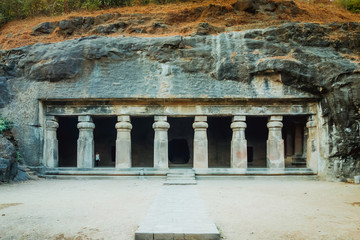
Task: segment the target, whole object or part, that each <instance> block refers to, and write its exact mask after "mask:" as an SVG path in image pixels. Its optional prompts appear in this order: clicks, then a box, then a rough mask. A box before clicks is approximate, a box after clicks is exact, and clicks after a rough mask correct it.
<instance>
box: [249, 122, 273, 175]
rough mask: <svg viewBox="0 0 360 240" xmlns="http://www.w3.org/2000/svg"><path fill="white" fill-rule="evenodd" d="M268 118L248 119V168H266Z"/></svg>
mask: <svg viewBox="0 0 360 240" xmlns="http://www.w3.org/2000/svg"><path fill="white" fill-rule="evenodd" d="M267 123H268V118H267V117H251V116H249V117H247V118H246V124H247V127H246V130H245V135H246V140H247V145H248V148H247V150H248V167H253V168H266V141H267V138H268V128H267V126H266V125H267Z"/></svg>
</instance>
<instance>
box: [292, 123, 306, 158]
mask: <svg viewBox="0 0 360 240" xmlns="http://www.w3.org/2000/svg"><path fill="white" fill-rule="evenodd" d="M303 130H304V128H303V125H302V124H301V123H298V122H297V123H295V144H294V145H295V146H294V147H295V156H302V155H303V133H302V131H303Z"/></svg>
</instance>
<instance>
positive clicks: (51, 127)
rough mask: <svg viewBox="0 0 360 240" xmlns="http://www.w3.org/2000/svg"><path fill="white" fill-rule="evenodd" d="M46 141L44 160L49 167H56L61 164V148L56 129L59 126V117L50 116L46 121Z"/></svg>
mask: <svg viewBox="0 0 360 240" xmlns="http://www.w3.org/2000/svg"><path fill="white" fill-rule="evenodd" d="M45 126H46V129H45V142H44V155H43V157H44V161H45V165H46V167H48V168H56V167H58V166H59V149H58V140H57V137H56V131H57V129H58V127H59V124H58V122H57V119H56V118H55V117H54V116H49V117H47V119H46V123H45Z"/></svg>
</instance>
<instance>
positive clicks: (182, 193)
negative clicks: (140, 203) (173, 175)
mask: <svg viewBox="0 0 360 240" xmlns="http://www.w3.org/2000/svg"><path fill="white" fill-rule="evenodd" d="M135 239H136V240H150V239H151V240H155V239H156V240H160V239H166V240H171V239H174V240H178V239H181V240H183V239H186V240H188V239H189V240H190V239H199V240H200V239H207V240H213V239H214V240H217V239H220V234H219V231H218V230H217V228H216V226H215V224H214V223H213V221H212V220H211V218H210V217H209V214H208V211H207V209H206V207H205V205H204V203H203V201H202V200H201V198H200V195H199V193H198V191H197V189H196V186H191V185H190V186H186V185H185V186H183V185H170V186H163V188H162V189H161V190H160V192H159V194H158V195H157V197H156V198H155V200H154V202H153V204H152V205H151V207H150V209H149V212H148V214H147V215H146V217H145V219H144V220H143V221H142V222H141V224H140V226H139V228H138V230H137V231H136V233H135Z"/></svg>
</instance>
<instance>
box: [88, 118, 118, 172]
mask: <svg viewBox="0 0 360 240" xmlns="http://www.w3.org/2000/svg"><path fill="white" fill-rule="evenodd" d="M93 121H94V124H95V129H94V143H95V153H98V154H99V155H100V162H99V167H115V154H114V152H113V149H115V141H116V129H115V124H116V117H93Z"/></svg>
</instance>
